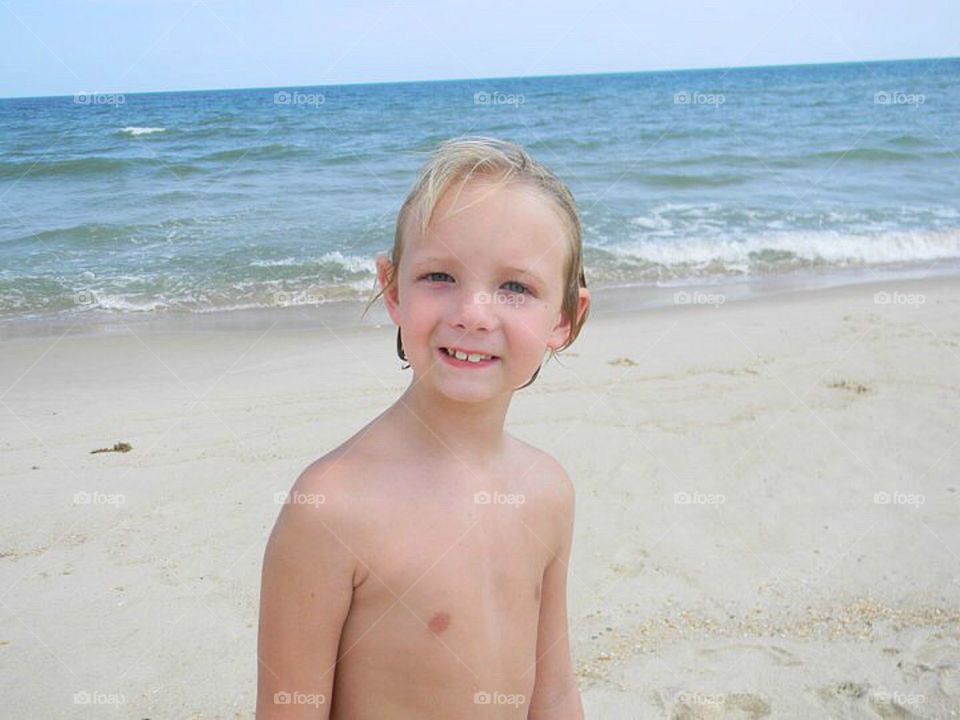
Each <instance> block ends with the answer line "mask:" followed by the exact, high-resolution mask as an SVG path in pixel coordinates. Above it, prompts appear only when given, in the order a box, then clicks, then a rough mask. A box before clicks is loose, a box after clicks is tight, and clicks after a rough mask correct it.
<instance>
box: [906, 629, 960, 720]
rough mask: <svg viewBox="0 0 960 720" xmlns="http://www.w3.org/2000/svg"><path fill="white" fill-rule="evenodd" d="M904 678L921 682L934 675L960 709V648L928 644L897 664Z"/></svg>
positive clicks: (944, 692) (943, 691) (942, 690)
mask: <svg viewBox="0 0 960 720" xmlns="http://www.w3.org/2000/svg"><path fill="white" fill-rule="evenodd" d="M897 667H898V668H900V672H901V673H903V676H904V677H905V678H907V679H908V680H911V681H914V682H916V681H920V680H922V678H923V676H924V675H926V674H927V673H934V674H936V676H937V681H938V684H939V686H940V691H941V692H942V693H943V694H944V695H946V696H947V697H948V698H950V699H952V700H954V701H955V702H956V703H957V706H958V707H960V647H957V646H956V645H941V644H928V645H924V646H923V647H921V648H919V649H918V650H916V651H914V652H911V653H909V655H908V656H907V657H905V658H904V659H903V660H900V661H899V662H898V663H897Z"/></svg>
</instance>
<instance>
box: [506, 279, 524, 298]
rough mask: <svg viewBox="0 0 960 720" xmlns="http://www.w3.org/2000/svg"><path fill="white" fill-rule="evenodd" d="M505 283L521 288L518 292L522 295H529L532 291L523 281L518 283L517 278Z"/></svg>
mask: <svg viewBox="0 0 960 720" xmlns="http://www.w3.org/2000/svg"><path fill="white" fill-rule="evenodd" d="M504 285H513V286H515V287H518V288H520V290H519V291H518V292H519V293H520V294H522V295H527V294H529V293H530V288H528V287H527V286H526V285H523V284H522V283H518V282H517V281H516V280H510V281H509V282H505V283H504Z"/></svg>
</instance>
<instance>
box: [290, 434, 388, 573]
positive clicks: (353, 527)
mask: <svg viewBox="0 0 960 720" xmlns="http://www.w3.org/2000/svg"><path fill="white" fill-rule="evenodd" d="M368 464H369V460H368V459H367V458H364V457H363V456H362V455H361V454H359V453H343V452H341V451H339V450H337V451H332V452H330V453H328V454H327V455H324V456H323V457H320V458H318V459H317V460H314V461H313V462H312V463H310V464H309V465H308V466H307V467H306V468H304V469H303V471H302V472H301V473H300V475H299V476H298V477H297V479H296V481H295V482H294V483H293V486H292V487H291V488H290V491H289V492H288V493H287V496H286V498H285V501H284V507H283V509H282V510H281V512H280V516H279V517H278V519H277V526H278V527H284V528H285V529H287V530H288V531H291V532H292V533H293V534H294V536H296V537H298V538H299V539H300V541H301V542H299V543H298V546H299V547H301V548H303V551H304V552H305V554H306V555H307V556H308V555H309V552H310V549H311V548H313V549H316V550H317V551H318V552H319V551H321V550H322V551H323V552H325V553H327V554H330V553H336V554H338V555H340V556H341V557H342V561H343V562H344V563H346V562H349V563H350V564H351V565H352V567H353V576H354V586H357V585H359V584H360V583H361V582H362V581H363V579H365V577H366V564H365V562H364V559H365V554H364V548H365V538H366V536H367V534H368V532H367V525H368V523H367V519H368V518H369V517H370V516H371V513H370V508H369V507H368V501H369V492H368V488H367V487H365V485H364V483H363V482H361V480H362V479H363V478H364V477H368V476H369V468H368V467H366V468H365V465H368ZM320 540H322V542H319V541H320ZM312 541H317V542H312Z"/></svg>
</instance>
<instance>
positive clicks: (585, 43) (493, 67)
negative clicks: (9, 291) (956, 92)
mask: <svg viewBox="0 0 960 720" xmlns="http://www.w3.org/2000/svg"><path fill="white" fill-rule="evenodd" d="M482 7H483V8H484V12H482V13H477V12H476V10H475V8H476V5H473V4H472V3H467V2H451V1H450V0H410V1H408V2H381V1H379V0H369V1H364V0H359V1H356V2H354V1H345V0H314V1H313V2H308V1H307V0H256V1H255V0H0V97H13V96H30V95H70V94H73V93H77V92H139V91H157V90H194V89H204V88H236V87H272V86H306V85H325V84H338V83H349V82H384V81H394V80H432V79H442V78H471V77H477V78H485V77H507V76H518V75H556V74H568V73H591V72H626V71H638V70H664V69H680V68H698V67H699V68H702V67H732V66H743V65H782V64H790V63H814V62H842V61H855V60H884V59H899V58H918V57H947V56H951V57H952V56H958V55H960V1H958V0H910V1H907V0H795V1H790V0H726V1H722V0H717V1H716V2H700V1H690V2H685V1H684V0H646V1H645V2H637V0H600V1H599V2H594V1H593V0H579V1H578V2H572V1H570V0H548V1H540V0H534V1H524V0H491V1H490V2H486V3H482Z"/></svg>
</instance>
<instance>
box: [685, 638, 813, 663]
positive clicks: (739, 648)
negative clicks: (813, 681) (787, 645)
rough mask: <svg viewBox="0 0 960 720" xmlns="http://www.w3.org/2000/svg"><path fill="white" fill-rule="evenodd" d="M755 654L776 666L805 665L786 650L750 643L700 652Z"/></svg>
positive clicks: (722, 646) (706, 653) (702, 653)
mask: <svg viewBox="0 0 960 720" xmlns="http://www.w3.org/2000/svg"><path fill="white" fill-rule="evenodd" d="M748 651H749V652H755V653H760V654H761V655H763V656H764V657H765V658H766V659H767V660H769V661H770V662H772V663H773V664H774V665H785V666H789V667H792V666H795V665H802V664H803V663H802V662H801V661H800V660H798V659H797V656H796V655H794V654H793V653H791V652H789V651H787V650H784V649H783V648H781V647H777V646H776V645H754V644H750V643H732V644H730V645H721V646H719V647H715V648H704V649H703V650H700V651H699V654H700V655H717V654H720V653H732V654H735V655H741V654H743V653H744V652H748Z"/></svg>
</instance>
